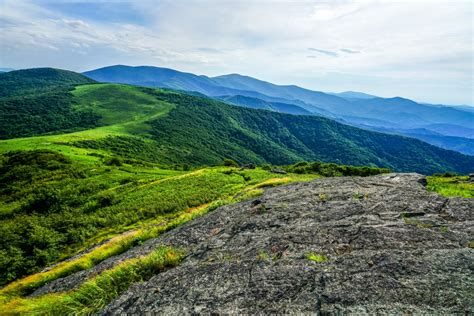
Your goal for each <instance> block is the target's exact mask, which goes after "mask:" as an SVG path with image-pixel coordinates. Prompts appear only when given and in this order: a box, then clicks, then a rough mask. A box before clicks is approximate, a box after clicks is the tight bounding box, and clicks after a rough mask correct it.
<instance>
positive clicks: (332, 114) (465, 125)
mask: <svg viewBox="0 0 474 316" xmlns="http://www.w3.org/2000/svg"><path fill="white" fill-rule="evenodd" d="M84 75H86V76H87V77H89V78H91V79H94V80H96V81H99V82H110V83H126V84H132V85H138V86H147V87H161V88H168V89H175V90H184V91H188V92H197V93H200V94H203V95H206V96H208V97H211V98H216V99H219V100H223V101H225V102H227V103H231V104H234V105H241V106H244V107H250V108H256V109H267V110H271V111H276V112H283V113H289V114H297V115H319V116H324V117H327V118H331V119H334V120H337V121H339V122H342V123H345V124H349V125H353V126H357V127H361V128H364V129H368V130H374V131H383V132H387V133H392V134H399V135H405V136H409V137H413V138H417V139H420V140H423V141H426V142H428V143H431V144H433V145H436V146H439V147H442V148H445V149H451V150H456V151H459V152H462V153H464V154H469V155H474V146H473V145H474V140H473V139H474V112H473V111H472V109H470V108H469V107H454V106H452V107H451V106H440V105H430V104H422V103H417V102H415V101H412V100H409V99H406V98H401V97H394V98H381V97H377V96H374V95H369V94H365V93H361V92H352V91H349V92H343V93H324V92H320V91H312V90H308V89H304V88H301V87H298V86H295V85H276V84H272V83H270V82H266V81H262V80H258V79H255V78H252V77H248V76H242V75H239V74H229V75H223V76H217V77H207V76H200V75H195V74H192V73H186V72H180V71H176V70H173V69H168V68H159V67H150V66H139V67H131V66H123V65H117V66H110V67H104V68H100V69H96V70H92V71H87V72H85V73H84Z"/></svg>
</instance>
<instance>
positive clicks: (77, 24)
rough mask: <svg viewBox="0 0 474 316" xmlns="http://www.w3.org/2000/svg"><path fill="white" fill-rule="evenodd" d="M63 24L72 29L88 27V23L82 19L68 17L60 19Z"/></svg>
mask: <svg viewBox="0 0 474 316" xmlns="http://www.w3.org/2000/svg"><path fill="white" fill-rule="evenodd" d="M62 21H63V22H64V24H66V25H67V26H69V27H72V28H73V29H81V28H82V29H83V28H88V27H89V24H87V23H86V22H84V21H82V20H68V19H63V20H62Z"/></svg>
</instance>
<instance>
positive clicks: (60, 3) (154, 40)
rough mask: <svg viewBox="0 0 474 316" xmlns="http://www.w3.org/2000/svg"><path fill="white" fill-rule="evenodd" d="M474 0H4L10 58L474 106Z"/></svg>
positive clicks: (14, 63)
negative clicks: (240, 77) (240, 78)
mask: <svg viewBox="0 0 474 316" xmlns="http://www.w3.org/2000/svg"><path fill="white" fill-rule="evenodd" d="M473 6H474V1H470V0H466V1H461V0H445V1H442V0H432V1H422V0H405V1H388V0H386V1H382V0H373V1H372V0H365V1H352V0H333V1H298V0H292V1H290V0H286V1H279V0H274V1H269V0H253V1H252V0H240V1H235V0H234V1H231V0H201V1H191V0H174V1H167V0H156V1H150V0H135V1H133V0H129V1H125V0H124V1H120V0H103V1H101V0H67V1H66V0H44V1H41V0H37V1H33V0H29V1H28V0H0V29H1V30H0V68H14V69H22V68H33V67H56V68H63V69H69V70H74V71H79V72H82V71H87V70H91V69H95V68H99V67H104V66H109V65H115V64H123V65H133V66H136V65H152V66H160V67H168V68H173V69H177V70H180V71H186V72H193V73H196V74H204V75H208V76H216V75H223V74H228V73H240V74H244V75H248V76H252V77H256V78H258V79H262V80H266V81H270V82H273V83H277V84H296V85H299V86H302V87H305V88H309V89H313V90H319V91H328V92H341V91H347V90H352V91H362V92H366V93H370V94H375V95H378V96H383V97H393V96H403V97H407V98H411V99H414V100H417V101H420V102H429V103H436V104H467V105H473V104H474V100H473V98H474V96H473V94H474V87H473V86H474V74H473V72H474V65H473V64H474V62H473V55H474V44H473V41H474V40H473V29H474V25H473V23H474V22H473V10H474V9H473Z"/></svg>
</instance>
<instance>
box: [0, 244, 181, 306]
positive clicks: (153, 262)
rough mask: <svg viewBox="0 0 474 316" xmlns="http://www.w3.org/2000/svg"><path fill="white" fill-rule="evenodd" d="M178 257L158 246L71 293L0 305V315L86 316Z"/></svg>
mask: <svg viewBox="0 0 474 316" xmlns="http://www.w3.org/2000/svg"><path fill="white" fill-rule="evenodd" d="M182 258H183V253H182V252H181V251H179V250H175V249H173V248H169V247H160V248H158V249H156V250H154V251H153V252H152V253H150V254H148V255H146V256H143V257H140V258H134V259H129V260H127V261H124V262H122V263H120V264H118V265H117V266H115V267H113V268H112V269H110V270H106V271H103V272H101V273H100V274H99V275H97V276H95V277H93V278H92V279H89V280H88V281H86V282H84V283H83V284H82V285H80V286H79V287H78V288H77V289H74V290H72V291H69V292H66V293H54V294H47V295H43V296H40V297H37V298H17V299H15V300H13V301H11V302H9V303H8V304H5V305H3V306H1V307H0V314H6V313H8V314H35V315H36V314H41V315H90V314H92V313H94V312H97V311H99V310H101V309H102V308H104V307H105V306H106V305H107V304H108V303H109V302H111V301H112V300H113V299H115V298H116V297H118V296H119V295H120V294H121V293H122V292H124V291H125V290H127V289H128V287H129V286H130V285H131V284H132V283H134V282H140V281H144V280H147V279H149V278H150V277H152V276H153V275H155V274H157V273H160V272H162V271H164V270H166V269H168V268H171V267H174V266H176V265H178V264H179V263H180V261H181V260H182Z"/></svg>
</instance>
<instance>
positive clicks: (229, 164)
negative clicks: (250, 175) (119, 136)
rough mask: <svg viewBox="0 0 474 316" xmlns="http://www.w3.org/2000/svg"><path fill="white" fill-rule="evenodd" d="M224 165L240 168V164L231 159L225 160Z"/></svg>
mask: <svg viewBox="0 0 474 316" xmlns="http://www.w3.org/2000/svg"><path fill="white" fill-rule="evenodd" d="M223 165H224V166H227V167H238V166H239V164H238V163H237V162H236V161H235V160H233V159H229V158H226V159H224V162H223Z"/></svg>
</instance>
